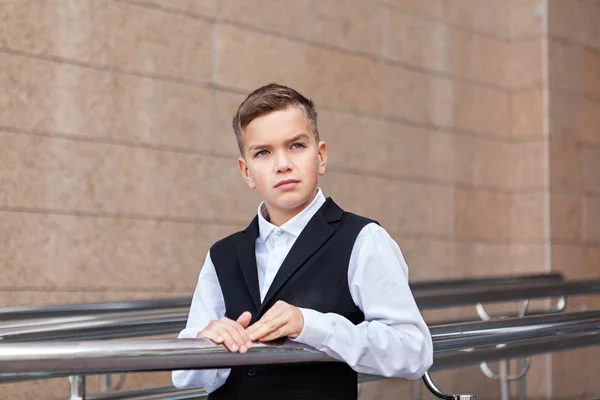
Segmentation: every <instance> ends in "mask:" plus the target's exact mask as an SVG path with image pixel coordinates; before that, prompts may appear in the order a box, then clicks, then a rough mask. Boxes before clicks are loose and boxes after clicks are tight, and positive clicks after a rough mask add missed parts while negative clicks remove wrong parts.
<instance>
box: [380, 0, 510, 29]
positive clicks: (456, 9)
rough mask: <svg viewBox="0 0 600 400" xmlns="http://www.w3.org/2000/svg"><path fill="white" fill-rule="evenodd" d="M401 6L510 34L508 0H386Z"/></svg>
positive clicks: (465, 26) (428, 15)
mask: <svg viewBox="0 0 600 400" xmlns="http://www.w3.org/2000/svg"><path fill="white" fill-rule="evenodd" d="M384 2H385V3H389V4H392V5H394V6H396V7H398V9H400V10H405V11H409V12H413V13H415V14H417V15H421V16H427V17H433V18H435V19H439V20H442V21H446V22H449V23H452V24H455V25H458V26H460V27H462V28H464V29H471V30H476V31H479V32H481V33H483V34H492V35H494V36H500V37H508V34H509V31H508V22H509V15H510V7H508V1H506V0H501V1H494V2H480V1H476V0H384Z"/></svg>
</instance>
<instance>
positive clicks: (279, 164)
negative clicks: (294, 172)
mask: <svg viewBox="0 0 600 400" xmlns="http://www.w3.org/2000/svg"><path fill="white" fill-rule="evenodd" d="M275 163H276V164H275V168H276V169H277V172H287V171H289V170H291V169H292V164H291V163H290V160H289V158H288V157H287V156H286V155H285V154H279V155H278V156H277V158H276V161H275Z"/></svg>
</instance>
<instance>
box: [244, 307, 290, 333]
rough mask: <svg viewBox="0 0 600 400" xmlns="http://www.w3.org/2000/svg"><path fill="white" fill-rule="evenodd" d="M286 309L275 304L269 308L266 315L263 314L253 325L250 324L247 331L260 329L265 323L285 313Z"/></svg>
mask: <svg viewBox="0 0 600 400" xmlns="http://www.w3.org/2000/svg"><path fill="white" fill-rule="evenodd" d="M284 311H285V310H283V309H281V308H275V306H273V308H271V309H269V311H267V312H266V313H265V315H263V316H262V318H261V319H260V320H259V321H257V322H255V323H254V324H253V325H252V326H250V327H249V328H248V329H247V330H246V331H247V332H248V333H250V332H254V331H255V330H257V329H259V328H260V327H261V326H263V325H264V324H266V323H268V322H269V321H271V320H274V319H276V318H277V317H279V316H280V315H282V314H283V312H284Z"/></svg>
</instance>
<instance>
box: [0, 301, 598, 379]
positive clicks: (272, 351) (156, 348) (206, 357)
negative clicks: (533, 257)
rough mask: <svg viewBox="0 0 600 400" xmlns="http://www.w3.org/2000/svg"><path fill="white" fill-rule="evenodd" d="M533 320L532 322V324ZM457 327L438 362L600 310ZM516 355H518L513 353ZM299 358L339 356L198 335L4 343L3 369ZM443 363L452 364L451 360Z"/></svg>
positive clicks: (582, 320) (570, 331) (565, 329)
mask: <svg viewBox="0 0 600 400" xmlns="http://www.w3.org/2000/svg"><path fill="white" fill-rule="evenodd" d="M561 318H564V319H565V320H568V321H569V323H568V324H563V323H561ZM530 319H531V321H529V320H530ZM528 321H529V322H530V323H527V322H528ZM515 322H518V323H519V325H518V326H516V327H515V326H513V324H514V323H515ZM488 324H490V325H493V328H492V329H486V328H485V325H488ZM456 331H459V332H462V333H461V334H459V335H458V337H456V336H448V334H447V332H448V327H447V326H442V327H439V328H438V327H432V328H431V334H432V338H433V344H434V351H435V356H436V357H435V362H434V365H435V364H437V363H438V360H440V357H448V354H451V353H452V352H461V363H463V362H465V360H466V361H469V360H471V358H473V361H472V362H479V361H480V358H478V357H479V356H478V354H479V353H478V352H477V351H474V350H472V349H474V348H479V347H486V346H487V347H489V346H492V347H493V346H496V345H503V347H501V348H494V349H492V350H493V352H494V354H497V355H503V354H504V353H503V351H504V350H503V349H508V348H509V347H510V346H508V345H507V344H509V343H523V342H529V341H533V342H536V341H540V340H542V339H547V340H556V341H559V342H560V340H561V338H566V337H576V335H583V336H581V337H584V336H585V337H594V336H598V335H600V311H587V312H581V313H573V314H567V315H552V316H547V317H532V318H528V317H526V318H523V319H520V320H518V321H515V320H513V319H509V320H502V321H490V322H477V323H467V324H463V325H462V326H461V327H459V328H457V330H456ZM476 332H479V333H476ZM586 343H587V342H586ZM466 350H469V351H466ZM486 351H491V350H486ZM524 351H525V350H524ZM444 353H446V354H444ZM475 355H477V357H476V356H475ZM521 355H522V354H521ZM511 356H514V354H512V353H511ZM452 357H454V355H452ZM298 362H335V360H334V359H332V358H330V357H328V356H327V355H325V354H323V353H320V352H317V351H314V350H310V349H305V348H303V347H302V346H300V345H297V344H286V345H285V346H272V345H264V344H256V345H255V346H254V347H253V348H252V349H251V351H249V352H248V353H246V354H238V353H230V352H228V351H227V350H226V349H225V348H224V347H222V346H216V345H214V344H212V343H209V342H206V341H204V340H199V339H179V340H145V341H85V342H42V343H14V344H1V345H0V372H2V373H42V374H43V373H69V374H91V373H108V372H130V371H160V370H173V369H189V368H192V369H201V368H215V367H233V366H239V365H258V364H279V363H298ZM444 365H445V366H447V365H449V364H448V362H447V361H446V362H445V363H444Z"/></svg>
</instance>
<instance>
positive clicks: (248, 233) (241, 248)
mask: <svg viewBox="0 0 600 400" xmlns="http://www.w3.org/2000/svg"><path fill="white" fill-rule="evenodd" d="M257 236H258V217H255V218H254V219H253V220H252V222H251V223H250V225H249V226H248V228H246V229H245V230H244V235H243V236H242V238H241V240H239V241H237V242H236V244H235V250H236V253H237V258H238V262H239V265H240V268H241V270H242V275H244V280H245V281H246V286H248V290H249V291H250V295H251V296H252V300H253V302H254V306H255V307H256V309H258V308H259V307H260V291H259V289H258V271H257V267H256V253H255V248H256V238H257ZM252 317H253V318H254V317H255V316H254V315H253V316H252Z"/></svg>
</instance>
